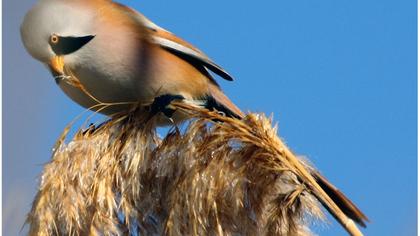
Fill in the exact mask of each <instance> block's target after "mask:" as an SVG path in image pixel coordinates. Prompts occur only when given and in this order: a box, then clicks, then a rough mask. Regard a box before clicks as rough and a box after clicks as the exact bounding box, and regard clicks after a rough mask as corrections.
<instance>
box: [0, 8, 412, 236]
mask: <svg viewBox="0 0 420 236" xmlns="http://www.w3.org/2000/svg"><path fill="white" fill-rule="evenodd" d="M122 2H124V3H128V5H130V6H132V7H134V8H136V9H138V10H139V11H141V12H142V13H144V14H145V15H146V16H148V17H149V18H150V19H152V20H153V21H155V22H156V23H157V24H159V25H160V26H162V27H164V28H166V29H168V30H170V31H172V32H174V33H176V34H177V35H179V36H181V37H182V38H184V39H186V40H187V41H189V42H191V43H193V44H194V45H196V46H197V47H199V48H200V49H202V50H203V51H204V52H206V53H207V54H208V55H209V56H210V57H212V58H213V59H214V60H215V61H217V62H218V63H219V64H220V65H222V66H224V67H225V69H227V70H228V71H229V72H230V73H231V74H232V75H234V77H235V78H236V80H235V81H234V82H225V81H222V80H219V81H220V83H221V85H222V87H223V89H224V91H225V92H226V94H228V95H229V97H231V98H232V100H233V101H234V102H235V103H236V104H237V105H238V106H239V107H241V108H242V109H243V110H245V111H248V110H249V111H255V112H264V113H266V114H273V115H274V120H275V121H276V122H278V123H279V127H280V129H279V134H280V136H281V137H283V138H284V140H285V141H286V142H287V143H288V145H289V146H290V147H291V148H292V149H293V150H294V151H295V152H296V153H298V154H301V155H305V156H307V157H308V158H309V159H310V160H311V161H312V162H313V163H314V165H316V166H317V167H318V169H320V170H321V172H322V173H323V174H324V175H325V176H327V177H328V178H329V179H330V180H331V181H332V182H333V183H334V184H335V185H336V186H338V187H339V188H340V189H341V190H342V191H343V192H344V193H346V194H347V195H348V196H349V197H350V198H351V199H352V200H354V202H355V203H356V204H357V205H358V206H360V208H361V209H362V210H363V211H364V212H365V213H366V214H367V216H368V217H369V218H370V219H371V221H372V222H371V223H370V224H369V225H368V228H367V229H365V230H364V232H365V233H366V235H416V230H417V19H416V17H417V5H416V4H417V3H416V1H398V2H396V1H387V0H384V1H366V0H365V1H361V0H353V1H334V0H325V1H308V0H307V1H274V0H272V1H264V3H262V2H259V3H257V2H256V1H247V2H245V1H223V0H213V1H211V2H202V1H193V0H188V1H187V0H186V1H159V0H153V1H152V0H141V1H122ZM33 3H34V1H29V0H28V1H19V2H18V1H14V0H5V1H3V7H4V12H3V16H4V17H3V20H4V21H3V70H4V71H3V127H4V133H3V140H4V141H3V148H4V149H3V207H4V209H3V227H4V229H3V230H4V231H3V233H5V235H16V234H17V232H18V230H19V229H20V227H21V225H22V223H23V217H24V213H25V211H27V210H28V209H29V206H30V203H31V201H32V198H33V194H34V192H35V190H36V186H37V184H38V179H37V177H38V175H39V173H40V172H41V170H42V164H43V163H45V162H47V161H48V159H49V157H50V150H51V147H52V145H53V143H54V142H55V139H56V138H57V137H58V135H59V134H60V132H61V131H62V129H63V128H64V126H65V125H66V124H67V123H68V122H70V121H71V120H72V119H73V118H74V117H75V116H76V115H78V114H79V113H81V112H82V111H83V110H82V108H80V107H79V106H78V105H76V104H74V103H73V102H72V101H70V99H68V98H67V97H66V96H65V95H64V94H63V93H62V92H61V91H60V90H59V89H58V88H57V87H56V85H55V83H54V81H53V79H52V78H51V77H50V75H49V73H48V72H47V71H46V70H45V68H44V67H43V66H41V65H40V64H39V63H38V62H36V61H35V60H33V59H32V58H30V57H29V56H28V55H27V53H26V52H25V51H24V49H23V46H22V44H21V41H20V37H19V34H18V27H19V24H20V22H21V21H22V17H23V15H24V13H25V12H26V11H27V10H28V9H29V7H30V6H31V5H33ZM331 222H333V223H332V224H331V225H330V226H329V227H328V228H327V227H325V226H321V227H314V229H315V231H316V232H318V233H319V234H320V235H344V231H343V230H342V229H341V228H340V227H339V226H338V225H337V224H336V223H334V221H333V220H331Z"/></svg>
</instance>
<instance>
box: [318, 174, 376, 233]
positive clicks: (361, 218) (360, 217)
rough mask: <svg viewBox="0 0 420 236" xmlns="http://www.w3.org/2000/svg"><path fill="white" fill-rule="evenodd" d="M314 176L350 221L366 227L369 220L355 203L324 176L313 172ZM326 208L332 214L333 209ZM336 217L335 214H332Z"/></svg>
mask: <svg viewBox="0 0 420 236" xmlns="http://www.w3.org/2000/svg"><path fill="white" fill-rule="evenodd" d="M312 176H313V177H314V178H315V180H316V181H317V183H318V184H319V185H320V186H321V188H322V189H323V190H324V191H325V192H326V193H327V194H328V196H329V197H330V198H331V199H332V200H333V201H334V203H335V204H336V205H337V206H338V207H339V208H340V209H341V210H342V211H343V213H344V214H346V215H347V217H349V218H350V219H352V220H353V221H355V222H356V223H357V224H359V225H360V226H362V227H366V222H368V221H369V219H368V218H367V217H366V215H365V214H363V212H362V211H361V210H359V209H358V208H357V207H356V205H354V203H352V202H351V201H350V200H349V199H348V198H347V197H346V196H345V195H344V194H343V193H342V192H341V191H340V190H338V188H337V187H335V186H334V185H332V184H331V183H330V182H329V181H328V180H327V179H326V178H325V177H324V176H322V175H321V174H320V173H319V172H316V171H315V172H313V173H312ZM324 207H325V208H326V209H327V210H328V211H329V212H330V213H331V209H329V208H328V207H327V206H325V205H324ZM332 215H334V214H332Z"/></svg>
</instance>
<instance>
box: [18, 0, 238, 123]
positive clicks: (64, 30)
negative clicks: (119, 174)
mask: <svg viewBox="0 0 420 236" xmlns="http://www.w3.org/2000/svg"><path fill="white" fill-rule="evenodd" d="M20 30H21V31H20V32H21V38H22V41H23V44H24V46H25V48H26V50H27V51H28V52H29V54H30V55H31V56H32V57H34V58H35V59H37V60H39V61H40V62H41V63H43V64H44V65H46V67H47V68H48V69H49V70H50V72H51V73H52V75H53V77H54V78H55V82H56V83H57V85H58V86H59V87H60V88H61V89H62V90H63V91H64V93H65V94H66V95H68V96H69V97H70V98H71V99H72V100H74V101H75V102H76V103H78V104H80V105H81V106H82V107H85V108H88V109H91V110H93V111H96V112H99V113H102V114H105V115H107V116H111V117H112V116H113V115H114V114H119V113H121V112H124V111H126V110H128V109H129V107H130V106H132V105H133V104H140V105H150V104H151V105H152V109H151V110H152V111H154V113H161V115H162V116H161V117H160V118H159V119H158V120H159V121H158V124H159V125H168V124H171V123H173V122H176V123H177V122H180V121H183V120H185V119H187V118H188V116H187V115H186V114H183V113H182V112H180V111H175V110H173V109H168V108H167V106H168V105H169V103H171V102H172V101H173V100H180V101H182V102H185V103H190V104H193V105H195V106H199V107H204V108H207V109H209V110H216V111H218V112H220V113H223V114H225V115H226V116H229V117H234V118H239V119H240V118H242V117H243V116H244V114H243V112H242V111H241V110H240V109H239V108H238V107H237V106H236V105H235V104H234V103H233V102H232V101H231V100H230V99H229V98H228V97H227V96H226V95H225V94H224V93H223V92H222V90H221V88H220V86H219V84H218V83H217V81H216V80H215V78H214V77H215V75H216V76H219V77H221V78H223V79H226V80H229V81H232V80H233V77H232V76H231V75H230V74H229V73H228V72H227V71H226V70H225V69H223V68H222V67H221V66H219V65H218V64H216V63H215V62H214V61H213V60H211V59H210V58H209V57H208V56H207V55H206V54H204V53H203V52H202V51H200V50H199V49H197V48H196V47H194V46H193V45H191V44H190V43H188V42H186V41H184V40H182V39H181V38H179V37H177V36H176V35H174V34H173V33H171V32H169V31H167V30H165V29H163V28H161V27H159V26H158V25H156V24H155V23H153V22H152V21H150V20H149V19H148V18H146V17H145V16H144V15H142V14H141V13H139V12H138V11H136V10H134V9H132V8H130V7H127V6H125V5H122V4H120V3H117V2H114V1H111V0H88V1H86V0H40V1H39V2H38V3H37V4H36V5H35V6H34V7H33V8H32V9H30V10H29V12H28V13H27V14H26V15H25V17H24V20H23V23H22V25H21V28H20ZM166 118H171V119H166Z"/></svg>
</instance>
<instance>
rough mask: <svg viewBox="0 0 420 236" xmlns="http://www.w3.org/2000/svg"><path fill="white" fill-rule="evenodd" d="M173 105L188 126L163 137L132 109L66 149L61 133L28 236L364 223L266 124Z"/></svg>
mask: <svg viewBox="0 0 420 236" xmlns="http://www.w3.org/2000/svg"><path fill="white" fill-rule="evenodd" d="M174 106H176V107H177V109H180V110H183V111H184V112H186V113H190V115H191V116H192V117H193V118H192V119H191V120H190V121H188V122H187V124H186V125H185V127H184V128H182V127H181V128H178V127H177V126H174V127H173V128H172V129H171V130H170V131H169V132H168V134H167V135H166V136H165V137H164V138H159V137H158V135H157V133H156V126H155V122H156V121H155V120H154V117H152V118H150V117H149V116H148V115H147V114H148V113H147V112H144V111H143V110H141V109H137V110H134V111H132V112H130V113H129V114H125V115H120V116H117V117H114V118H112V119H111V120H109V121H108V122H105V123H103V124H102V125H100V126H97V127H94V126H91V127H89V128H88V129H87V130H86V129H85V130H79V131H78V132H77V133H76V134H75V135H74V137H73V138H72V140H71V141H70V142H68V143H67V142H65V141H64V140H65V136H66V132H64V133H63V136H62V137H61V138H60V139H59V140H58V142H57V144H56V147H55V148H54V152H53V156H52V160H51V161H50V162H49V163H48V164H46V165H45V168H44V171H43V174H42V181H41V183H40V187H39V192H38V193H37V195H36V198H35V200H34V203H33V207H32V210H31V212H30V213H29V215H28V219H27V222H28V224H29V226H30V227H29V234H30V235H45V236H47V235H302V236H303V235H312V233H311V231H310V229H309V227H310V226H311V222H312V221H314V220H316V221H317V220H321V221H323V220H324V216H323V211H322V210H321V207H320V205H321V204H322V205H323V206H324V207H326V208H327V210H328V211H330V212H331V213H332V214H333V216H334V217H336V219H337V220H338V221H339V222H340V223H341V224H342V225H343V226H344V227H345V228H346V230H348V232H349V233H350V234H352V235H361V233H360V231H359V230H358V229H357V227H356V226H355V224H354V223H353V220H355V221H356V222H358V223H361V224H364V221H365V220H367V219H366V217H365V216H364V215H363V214H362V213H361V212H360V211H359V210H357V208H356V207H355V206H354V205H353V204H351V202H349V201H348V199H346V198H345V197H344V195H342V194H341V193H340V192H333V191H332V190H336V189H335V187H334V186H332V185H327V184H329V182H327V181H326V180H325V179H324V178H323V177H322V176H321V175H319V173H318V172H317V171H316V170H315V169H314V168H313V167H312V166H311V165H310V164H309V163H308V162H307V161H305V160H304V159H302V158H299V157H297V156H296V155H294V154H293V153H292V152H290V151H289V149H288V148H287V147H286V145H285V144H284V143H283V142H282V141H281V139H280V138H279V137H278V136H277V129H276V128H275V127H273V125H272V122H271V120H270V119H268V118H267V117H265V116H264V115H262V114H252V113H251V114H248V115H247V116H246V117H245V118H244V119H242V120H237V119H231V118H228V117H224V116H223V115H221V114H218V113H216V112H210V111H207V110H204V109H199V108H195V107H192V106H189V105H186V104H182V103H175V104H174ZM322 183H323V184H324V185H322ZM331 189H332V190H331ZM327 190H331V191H330V192H328V191H327ZM334 194H335V195H334ZM340 197H341V198H342V199H341V200H340ZM337 199H338V200H337ZM346 201H348V202H346ZM343 202H344V203H343ZM320 203H321V204H320ZM340 204H341V205H340ZM350 213H353V214H354V215H353V216H352V215H351V214H350ZM352 219H353V220H352Z"/></svg>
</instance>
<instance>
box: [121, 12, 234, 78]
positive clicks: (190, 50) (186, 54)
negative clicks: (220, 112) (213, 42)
mask: <svg viewBox="0 0 420 236" xmlns="http://www.w3.org/2000/svg"><path fill="white" fill-rule="evenodd" d="M126 10H127V11H128V13H129V14H131V15H132V16H134V17H135V18H136V19H137V20H138V21H140V22H141V23H142V24H143V25H144V26H145V27H146V28H147V29H148V30H149V32H150V35H149V37H150V40H151V42H152V43H154V44H156V45H158V46H160V47H162V48H164V49H165V50H168V51H169V52H171V53H173V54H175V55H177V56H179V57H181V58H183V59H184V60H186V61H187V62H189V63H190V64H192V65H193V66H195V67H196V68H197V69H199V70H200V71H201V72H202V73H204V74H206V76H208V77H209V78H210V79H211V80H213V79H212V78H211V76H210V74H208V70H210V71H212V72H214V73H215V74H217V75H219V76H220V77H222V78H223V79H226V80H229V81H232V80H233V77H232V76H231V75H230V74H229V73H228V72H227V71H226V70H224V69H223V68H222V67H221V66H219V65H217V64H216V63H215V62H214V61H213V60H211V59H210V58H209V57H208V56H207V55H205V54H204V53H203V52H201V51H200V50H198V49H197V48H196V47H194V46H193V45H191V44H190V43H188V42H186V41H184V40H182V39H181V38H179V37H177V36H176V35H174V34H172V33H171V32H169V31H167V30H165V29H163V28H161V27H159V26H158V25H156V24H155V23H153V22H152V21H150V20H149V19H147V18H146V17H145V16H143V15H142V14H140V13H139V12H137V11H135V10H133V9H131V8H128V7H126ZM133 14H134V15H133ZM214 82H215V81H214Z"/></svg>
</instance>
